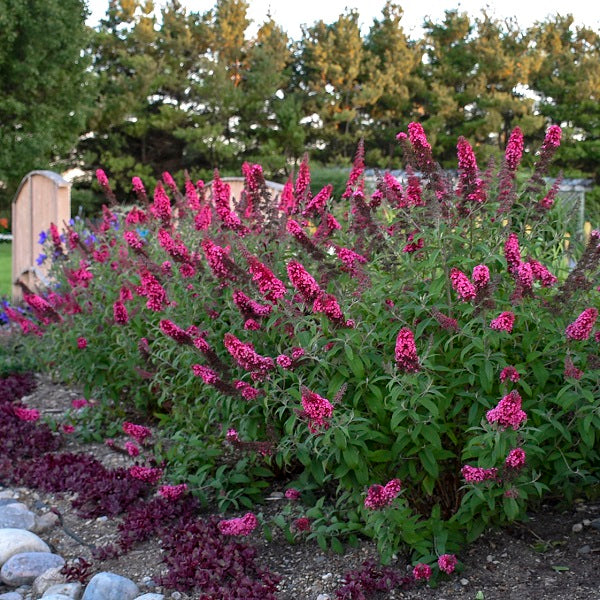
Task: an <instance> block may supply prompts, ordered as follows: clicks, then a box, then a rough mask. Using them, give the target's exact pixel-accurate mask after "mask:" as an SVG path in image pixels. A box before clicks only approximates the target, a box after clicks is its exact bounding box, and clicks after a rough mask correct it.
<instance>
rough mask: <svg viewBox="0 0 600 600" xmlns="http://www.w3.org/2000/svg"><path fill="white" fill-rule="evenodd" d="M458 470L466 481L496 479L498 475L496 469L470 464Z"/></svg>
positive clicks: (479, 481) (477, 481) (478, 481)
mask: <svg viewBox="0 0 600 600" xmlns="http://www.w3.org/2000/svg"><path fill="white" fill-rule="evenodd" d="M460 472H461V475H462V476H463V479H464V480H465V481H466V482H467V483H481V482H482V481H487V480H489V479H496V477H497V476H498V469H495V468H492V469H482V468H481V467H472V466H470V465H465V466H464V467H463V468H462V469H461V470H460Z"/></svg>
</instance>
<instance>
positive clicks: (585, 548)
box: [577, 544, 592, 554]
mask: <svg viewBox="0 0 600 600" xmlns="http://www.w3.org/2000/svg"><path fill="white" fill-rule="evenodd" d="M591 551H592V547H591V546H589V545H588V544H586V545H585V546H581V548H579V549H578V550H577V553H578V554H589V553H590V552H591Z"/></svg>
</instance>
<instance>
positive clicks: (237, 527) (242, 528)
mask: <svg viewBox="0 0 600 600" xmlns="http://www.w3.org/2000/svg"><path fill="white" fill-rule="evenodd" d="M257 526H258V519H257V518H256V515H254V514H253V513H251V512H249V513H246V514H245V515H244V516H243V517H236V518H234V519H228V520H223V521H219V524H218V528H219V531H220V532H221V533H222V534H223V535H249V534H250V533H252V532H253V531H254V530H255V529H256V528H257Z"/></svg>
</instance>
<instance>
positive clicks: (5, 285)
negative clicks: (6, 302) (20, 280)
mask: <svg viewBox="0 0 600 600" xmlns="http://www.w3.org/2000/svg"><path fill="white" fill-rule="evenodd" d="M10 249H11V244H9V243H7V242H0V296H4V295H6V296H8V295H10V292H11V290H10V287H11V286H10V278H11V260H10V258H11V254H10Z"/></svg>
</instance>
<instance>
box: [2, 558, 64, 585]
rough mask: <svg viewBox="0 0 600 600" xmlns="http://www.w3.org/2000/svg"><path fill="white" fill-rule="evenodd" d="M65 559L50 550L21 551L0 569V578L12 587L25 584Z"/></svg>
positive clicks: (60, 563)
mask: <svg viewBox="0 0 600 600" xmlns="http://www.w3.org/2000/svg"><path fill="white" fill-rule="evenodd" d="M64 564H65V559H64V558H63V557H62V556H59V555H58V554H51V553H50V552H22V553H20V554H14V555H13V556H11V557H10V558H9V559H8V560H7V561H6V562H5V563H4V564H3V565H2V569H0V579H1V580H2V581H3V582H4V583H5V584H6V585H10V586H12V587H18V586H20V585H27V584H30V583H33V581H34V580H35V579H36V578H37V577H39V576H40V575H41V574H42V573H44V572H46V571H47V570H48V569H52V568H53V567H62V566H63V565H64Z"/></svg>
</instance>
